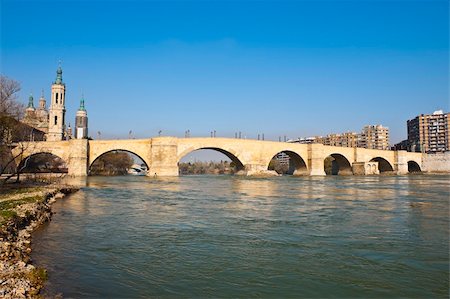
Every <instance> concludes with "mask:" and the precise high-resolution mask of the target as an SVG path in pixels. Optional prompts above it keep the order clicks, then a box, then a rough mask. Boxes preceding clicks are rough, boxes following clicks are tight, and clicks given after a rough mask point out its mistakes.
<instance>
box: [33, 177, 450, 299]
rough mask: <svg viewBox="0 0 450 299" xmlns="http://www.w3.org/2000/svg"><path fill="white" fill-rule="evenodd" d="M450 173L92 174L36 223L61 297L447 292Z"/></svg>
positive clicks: (54, 290) (36, 253) (43, 259)
mask: <svg viewBox="0 0 450 299" xmlns="http://www.w3.org/2000/svg"><path fill="white" fill-rule="evenodd" d="M449 195H450V176H448V175H409V176H327V177H286V176H285V177H274V178H264V179H263V178H259V179H258V178H246V177H238V176H182V177H178V178H170V179H164V178H158V179H155V178H147V177H137V176H122V177H88V179H87V181H86V183H85V186H84V187H83V188H82V189H81V190H80V191H79V192H77V193H75V194H73V195H70V196H68V197H66V198H64V199H61V200H58V201H57V202H56V203H54V205H53V211H54V212H55V213H56V214H55V215H54V216H53V219H52V221H51V222H50V223H49V224H46V225H44V226H42V227H41V228H40V229H39V230H38V231H36V232H35V233H34V235H33V254H32V257H33V260H34V263H35V264H36V265H38V266H42V267H45V268H47V269H48V271H49V280H48V283H47V286H46V292H47V294H51V295H55V294H58V293H62V295H63V296H64V297H65V298H155V297H157V298H180V297H184V298H186V297H191V298H192V297H193V298H200V297H201V298H204V297H240V298H249V297H263V298H267V297H270V298H288V297H296V298H299V297H300V298H324V297H334V298H349V297H353V298H354V297H358V298H368V297H371V298H374V297H376V298H381V297H383V298H386V297H390V298H398V297H407V298H447V296H448V291H449Z"/></svg>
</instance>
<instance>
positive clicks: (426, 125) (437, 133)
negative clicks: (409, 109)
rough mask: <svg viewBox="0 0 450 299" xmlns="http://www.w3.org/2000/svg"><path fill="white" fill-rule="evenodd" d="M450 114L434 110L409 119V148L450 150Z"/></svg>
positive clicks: (430, 150) (416, 150)
mask: <svg viewBox="0 0 450 299" xmlns="http://www.w3.org/2000/svg"><path fill="white" fill-rule="evenodd" d="M449 114H450V113H444V112H443V111H442V110H438V111H435V112H433V114H421V115H418V116H416V117H415V118H413V119H410V120H408V121H407V127H408V147H409V150H410V151H412V152H425V153H437V152H445V151H449V150H450V134H449V128H450V117H449Z"/></svg>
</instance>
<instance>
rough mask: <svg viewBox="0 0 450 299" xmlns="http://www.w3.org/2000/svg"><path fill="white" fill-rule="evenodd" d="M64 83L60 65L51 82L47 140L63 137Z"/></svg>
mask: <svg viewBox="0 0 450 299" xmlns="http://www.w3.org/2000/svg"><path fill="white" fill-rule="evenodd" d="M65 100H66V85H65V84H64V83H63V81H62V69H61V65H60V66H59V67H58V70H57V71H56V80H55V82H54V83H53V84H52V95H51V104H50V111H49V124H48V134H47V140H48V141H60V140H63V139H64V137H65V119H64V117H65V114H66V107H65Z"/></svg>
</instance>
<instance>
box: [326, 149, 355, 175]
mask: <svg viewBox="0 0 450 299" xmlns="http://www.w3.org/2000/svg"><path fill="white" fill-rule="evenodd" d="M324 171H325V173H326V174H327V175H352V174H353V172H352V165H351V164H350V161H349V160H348V159H347V158H346V157H345V156H344V155H342V154H339V153H333V154H331V155H329V156H328V157H326V158H325V160H324Z"/></svg>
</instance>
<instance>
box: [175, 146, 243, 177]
mask: <svg viewBox="0 0 450 299" xmlns="http://www.w3.org/2000/svg"><path fill="white" fill-rule="evenodd" d="M199 150H213V151H216V152H219V153H221V154H224V155H225V156H227V158H228V159H230V160H231V162H233V163H234V165H235V167H236V171H240V170H244V169H245V166H244V163H242V161H241V160H240V159H239V158H238V155H237V154H236V153H235V152H234V151H233V150H225V149H223V148H219V147H209V146H205V147H201V146H200V147H191V148H188V149H186V150H184V151H183V152H181V154H179V155H178V157H177V165H179V164H180V161H181V159H183V157H185V156H187V155H188V154H190V153H192V152H195V151H199Z"/></svg>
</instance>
